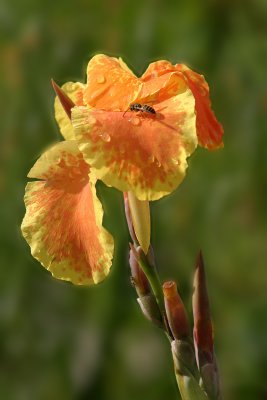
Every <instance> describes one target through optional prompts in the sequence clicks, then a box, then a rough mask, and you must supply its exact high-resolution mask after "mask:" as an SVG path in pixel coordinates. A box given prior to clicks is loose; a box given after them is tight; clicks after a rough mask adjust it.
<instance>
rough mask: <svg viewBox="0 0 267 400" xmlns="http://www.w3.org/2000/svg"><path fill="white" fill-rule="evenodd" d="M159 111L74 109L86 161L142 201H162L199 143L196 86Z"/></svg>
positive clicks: (160, 105) (157, 107) (107, 180)
mask: <svg viewBox="0 0 267 400" xmlns="http://www.w3.org/2000/svg"><path fill="white" fill-rule="evenodd" d="M154 108H155V110H156V112H157V114H156V115H151V116H150V115H147V114H145V113H144V114H142V115H138V114H136V113H134V112H131V111H129V112H127V113H126V114H125V115H124V114H123V113H122V112H106V111H101V110H90V109H88V108H87V107H74V108H73V109H72V122H73V127H74V130H75V133H76V138H77V140H78V141H79V148H80V150H81V151H82V152H83V154H84V158H85V160H86V161H87V162H88V163H89V164H90V165H91V166H92V167H93V169H94V173H95V174H96V176H97V178H99V179H101V180H102V181H103V182H104V183H106V184H107V185H109V186H114V187H116V188H118V189H119V190H121V191H125V192H126V191H132V192H133V193H134V195H135V196H136V197H137V198H138V199H139V200H157V199H159V198H161V197H163V196H164V195H166V194H169V193H171V192H172V191H173V190H174V189H175V188H176V187H177V186H178V185H179V183H180V182H181V181H182V180H183V178H184V176H185V170H186V167H187V162H186V158H187V157H188V156H189V155H190V154H191V153H192V152H193V151H194V150H195V148H196V145H197V136H196V128H195V126H196V121H195V111H194V109H195V101H194V96H193V94H192V92H191V90H190V89H188V88H187V89H186V90H185V91H184V92H183V93H179V94H178V95H176V96H173V97H171V98H169V99H167V100H165V101H162V102H161V103H158V104H156V105H155V106H154Z"/></svg>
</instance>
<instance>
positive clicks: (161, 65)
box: [140, 60, 175, 82]
mask: <svg viewBox="0 0 267 400" xmlns="http://www.w3.org/2000/svg"><path fill="white" fill-rule="evenodd" d="M173 71H175V67H174V65H172V64H171V63H170V62H169V61H166V60H160V61H155V62H153V63H151V64H149V66H148V67H147V69H146V71H145V72H144V73H143V75H142V76H141V78H140V79H141V80H142V81H144V82H146V81H149V80H151V79H154V78H158V77H159V76H162V75H164V74H167V73H169V72H173Z"/></svg>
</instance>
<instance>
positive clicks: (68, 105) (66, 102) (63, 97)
mask: <svg viewBox="0 0 267 400" xmlns="http://www.w3.org/2000/svg"><path fill="white" fill-rule="evenodd" d="M51 85H52V87H53V89H54V91H55V93H56V95H57V97H58V99H59V101H60V103H61V105H62V107H63V108H64V110H65V112H66V114H67V116H68V117H69V119H71V109H72V108H73V107H75V104H74V103H73V101H72V100H71V99H70V98H69V96H68V95H67V94H66V93H65V92H64V91H63V90H62V89H61V87H59V86H58V84H57V83H56V82H55V81H54V79H53V78H52V79H51Z"/></svg>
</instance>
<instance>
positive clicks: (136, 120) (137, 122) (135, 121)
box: [129, 117, 141, 126]
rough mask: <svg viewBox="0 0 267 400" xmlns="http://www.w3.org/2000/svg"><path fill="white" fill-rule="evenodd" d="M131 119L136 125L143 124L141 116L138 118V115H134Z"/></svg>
mask: <svg viewBox="0 0 267 400" xmlns="http://www.w3.org/2000/svg"><path fill="white" fill-rule="evenodd" d="M129 121H130V122H131V123H132V124H133V125H135V126H138V125H140V124H141V121H140V118H138V117H133V118H131V119H130V120H129Z"/></svg>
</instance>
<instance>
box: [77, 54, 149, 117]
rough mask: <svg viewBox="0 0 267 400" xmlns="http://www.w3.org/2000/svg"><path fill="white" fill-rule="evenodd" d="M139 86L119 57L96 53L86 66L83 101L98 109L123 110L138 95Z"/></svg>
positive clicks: (139, 82)
mask: <svg viewBox="0 0 267 400" xmlns="http://www.w3.org/2000/svg"><path fill="white" fill-rule="evenodd" d="M141 86H142V82H141V81H140V80H139V79H138V78H136V76H135V75H134V74H133V73H132V72H131V71H130V70H129V68H127V66H126V64H125V63H124V62H123V61H122V60H121V59H117V58H112V57H108V56H105V55H103V54H98V55H96V56H95V57H93V58H92V59H91V60H90V62H89V64H88V67H87V85H86V88H85V92H84V101H85V103H86V104H87V105H89V106H90V107H95V108H98V109H103V110H120V111H125V110H127V108H128V107H129V104H131V103H133V102H134V101H135V99H136V98H137V97H138V94H139V91H140V89H141Z"/></svg>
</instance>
